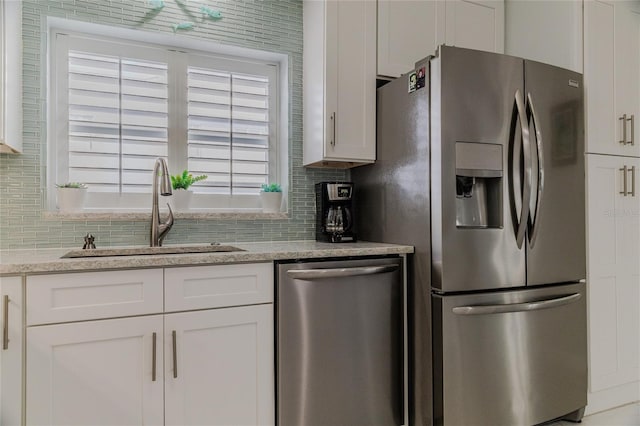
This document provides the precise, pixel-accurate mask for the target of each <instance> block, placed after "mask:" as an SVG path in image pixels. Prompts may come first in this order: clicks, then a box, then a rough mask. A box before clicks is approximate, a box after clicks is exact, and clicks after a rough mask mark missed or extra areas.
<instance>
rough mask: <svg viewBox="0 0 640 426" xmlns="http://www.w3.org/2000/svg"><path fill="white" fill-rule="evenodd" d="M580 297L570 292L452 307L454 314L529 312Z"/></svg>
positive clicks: (553, 306) (560, 304)
mask: <svg viewBox="0 0 640 426" xmlns="http://www.w3.org/2000/svg"><path fill="white" fill-rule="evenodd" d="M581 297H582V295H581V294H580V293H574V294H570V295H568V296H562V297H558V298H555V299H547V300H538V301H535V302H526V303H510V304H504V305H475V306H474V305H472V306H456V307H455V308H453V309H452V311H453V313H454V314H456V315H489V314H505V313H510V312H529V311H538V310H540V309H549V308H556V307H558V306H563V305H568V304H570V303H573V302H575V301H577V300H579V299H580V298H581Z"/></svg>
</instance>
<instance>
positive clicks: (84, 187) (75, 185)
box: [56, 182, 88, 189]
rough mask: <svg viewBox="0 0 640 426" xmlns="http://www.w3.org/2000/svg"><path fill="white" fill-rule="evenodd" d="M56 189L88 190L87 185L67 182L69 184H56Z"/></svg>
mask: <svg viewBox="0 0 640 426" xmlns="http://www.w3.org/2000/svg"><path fill="white" fill-rule="evenodd" d="M56 188H76V189H86V188H88V187H87V184H86V183H80V182H67V183H62V184H61V183H56Z"/></svg>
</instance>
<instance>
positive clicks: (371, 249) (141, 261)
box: [0, 241, 413, 275]
mask: <svg viewBox="0 0 640 426" xmlns="http://www.w3.org/2000/svg"><path fill="white" fill-rule="evenodd" d="M224 244H225V245H231V246H235V247H238V248H240V249H242V250H245V251H235V252H221V253H188V254H186V253H183V254H154V255H139V256H109V257H96V258H77V259H61V256H63V255H64V254H65V253H67V252H69V251H71V250H73V249H74V248H55V249H34V250H29V249H24V250H4V251H0V275H18V274H31V273H47V272H66V271H87V270H102V269H131V268H149V267H165V266H180V265H205V264H216V263H242V262H267V261H273V260H282V259H312V258H323V257H348V256H375V255H387V254H407V253H413V247H412V246H404V245H396V244H383V243H370V242H357V243H341V244H331V243H319V242H316V241H276V242H259V243H230V242H225V243H224ZM109 248H114V247H109Z"/></svg>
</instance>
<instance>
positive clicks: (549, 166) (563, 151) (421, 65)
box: [352, 46, 587, 425]
mask: <svg viewBox="0 0 640 426" xmlns="http://www.w3.org/2000/svg"><path fill="white" fill-rule="evenodd" d="M377 102H378V122H377V123H378V124H377V125H378V130H377V149H378V154H377V158H378V160H377V161H376V164H374V165H370V166H364V167H360V168H356V169H353V171H352V180H353V181H354V182H356V184H357V185H358V188H359V192H358V200H357V203H358V204H359V208H358V209H357V210H358V211H359V214H360V216H361V217H360V218H358V219H359V220H358V222H359V223H360V224H361V226H360V232H361V234H362V237H363V239H367V240H373V241H376V240H378V241H386V242H396V243H403V244H413V245H414V246H415V254H414V256H413V258H412V260H411V262H410V265H409V269H408V273H409V277H410V280H411V286H410V294H409V297H410V300H411V304H410V312H409V313H410V325H411V329H410V352H411V357H410V367H411V378H412V385H411V387H410V400H411V405H410V419H411V423H412V424H425V425H426V424H432V423H433V424H445V425H533V424H538V423H542V422H545V421H549V420H552V419H555V418H560V417H563V418H567V419H570V420H574V421H577V420H580V419H581V417H582V414H583V411H584V407H585V405H586V402H587V400H586V393H587V355H586V354H587V352H586V350H587V343H586V339H587V338H586V294H585V282H584V279H585V276H586V270H585V269H586V267H585V193H584V119H583V88H582V76H581V75H580V74H577V73H574V72H572V71H568V70H564V69H560V68H557V67H553V66H550V65H546V64H541V63H537V62H533V61H528V60H523V59H520V58H516V57H511V56H506V55H499V54H493V53H488V52H480V51H475V50H469V49H461V48H455V47H447V46H441V47H440V48H439V49H438V51H437V52H436V55H435V56H434V57H429V58H426V59H425V60H423V61H421V62H418V63H417V64H416V69H415V70H413V71H412V72H410V73H408V74H406V75H404V76H402V77H401V78H398V79H396V80H394V81H391V82H389V83H388V84H386V85H384V86H382V87H380V88H379V89H378V98H377Z"/></svg>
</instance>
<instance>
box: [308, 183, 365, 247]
mask: <svg viewBox="0 0 640 426" xmlns="http://www.w3.org/2000/svg"><path fill="white" fill-rule="evenodd" d="M353 220H354V215H353V183H351V182H320V183H317V184H316V241H325V242H327V241H328V242H330V243H346V242H354V241H355V240H356V235H355V226H354V223H353Z"/></svg>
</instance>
